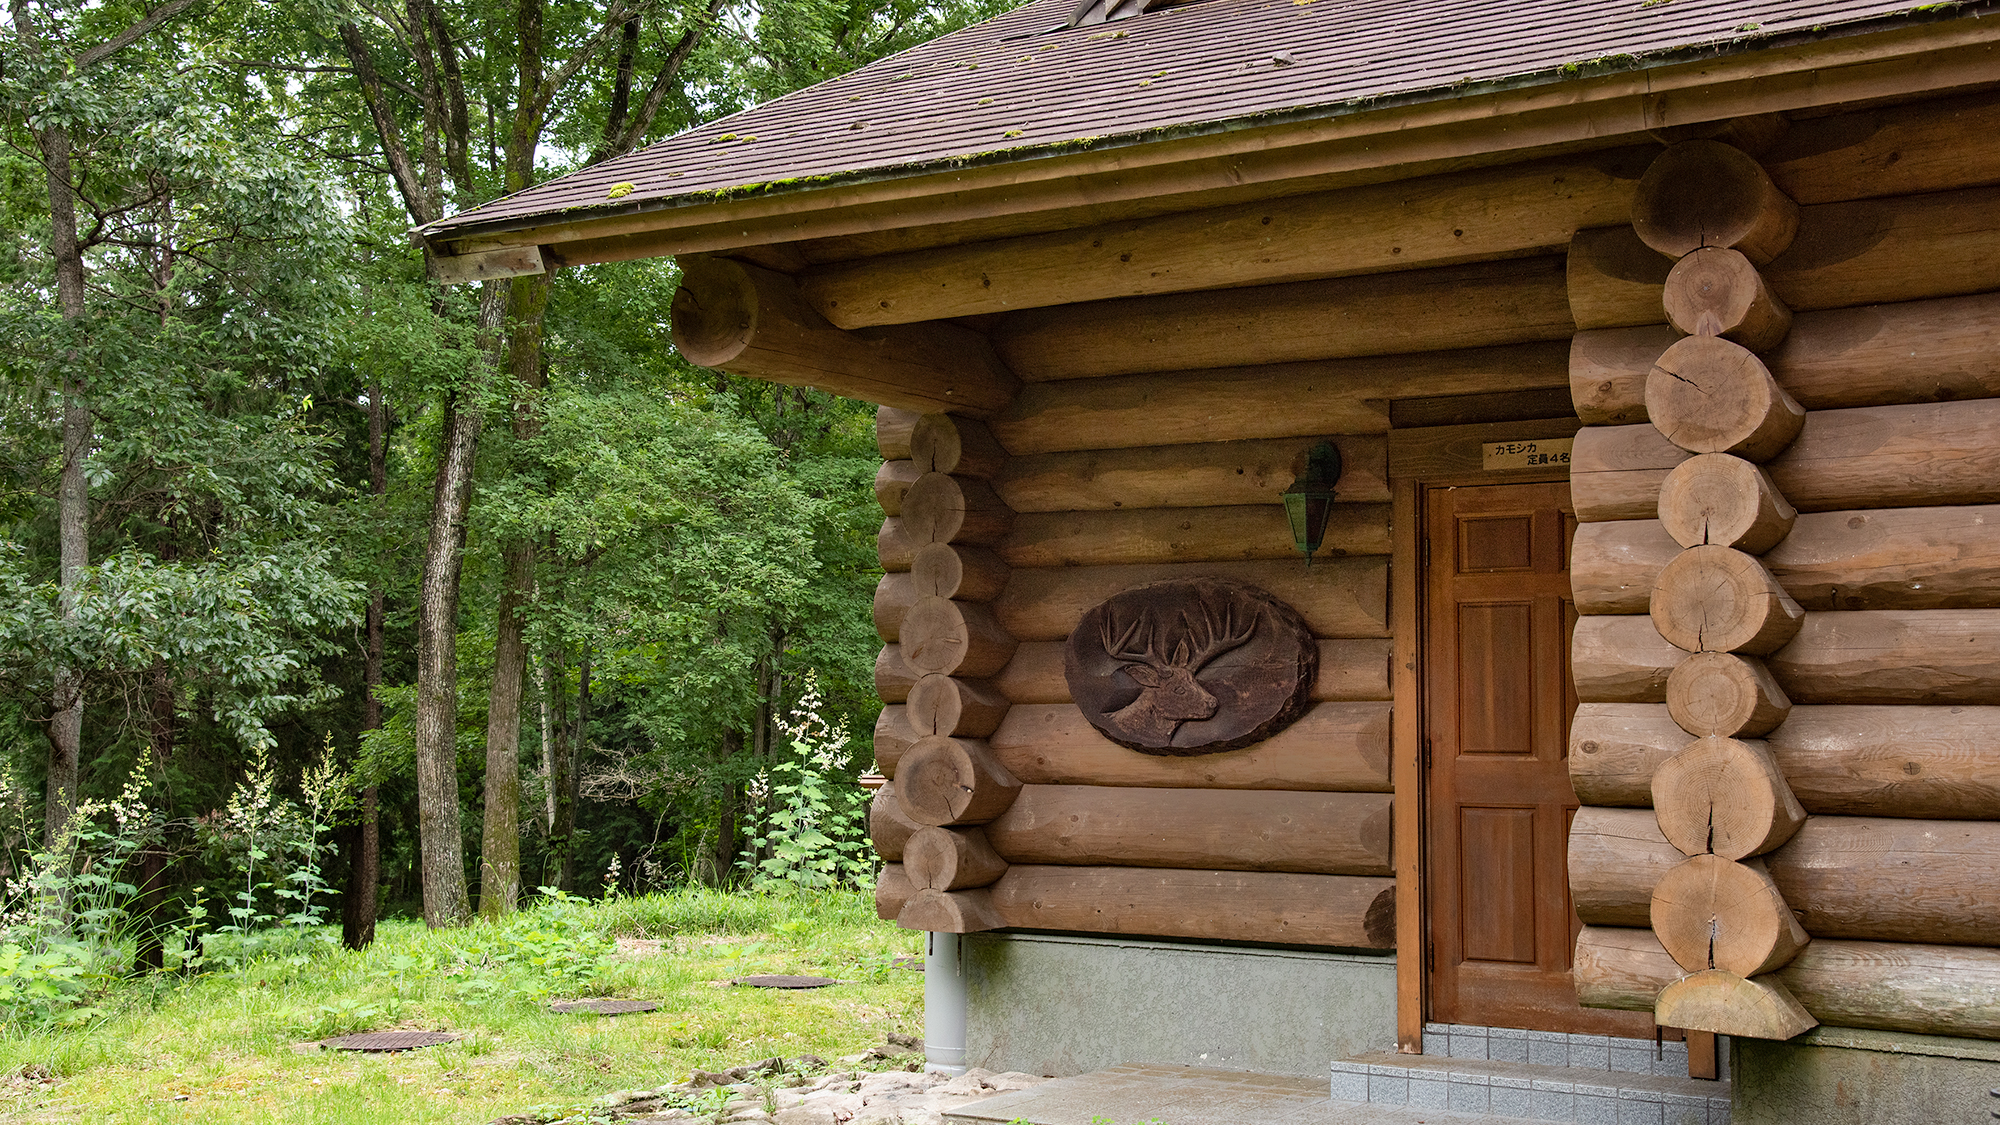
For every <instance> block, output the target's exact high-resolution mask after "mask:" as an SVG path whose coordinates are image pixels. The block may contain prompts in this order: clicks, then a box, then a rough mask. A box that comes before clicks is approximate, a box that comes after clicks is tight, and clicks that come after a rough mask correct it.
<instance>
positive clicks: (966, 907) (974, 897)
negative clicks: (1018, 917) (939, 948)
mask: <svg viewBox="0 0 2000 1125" xmlns="http://www.w3.org/2000/svg"><path fill="white" fill-rule="evenodd" d="M896 924H897V925H898V926H901V927H902V928H904V929H906V930H923V931H925V932H927V933H933V934H976V933H978V932H980V931H982V930H997V929H1000V928H1001V927H1003V926H1005V925H1007V922H1006V920H1005V919H1003V918H1002V917H1001V916H1000V912H999V910H997V909H996V908H995V907H994V904H993V896H992V893H991V892H990V891H987V890H986V889H984V888H980V889H978V890H970V891H939V890H932V889H930V888H927V887H918V888H917V890H916V893H914V894H912V895H911V896H910V899H909V901H908V902H905V903H904V904H903V909H902V912H901V913H899V914H897V915H896Z"/></svg>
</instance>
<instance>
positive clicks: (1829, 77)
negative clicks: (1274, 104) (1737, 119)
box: [411, 0, 2000, 280]
mask: <svg viewBox="0 0 2000 1125" xmlns="http://www.w3.org/2000/svg"><path fill="white" fill-rule="evenodd" d="M1996 10H2000V0H1980V2H1977V3H1966V4H1950V5H1935V6H1930V7H1927V8H1925V9H1913V10H1911V11H1909V12H1905V13H1902V14H1898V15H1894V16H1888V17H1878V18H1875V19H1870V20H1865V21H1855V22H1852V23H1848V24H1841V25H1831V26H1826V27H1818V28H1801V29H1797V30H1794V31H1790V32H1784V33H1774V34H1771V35H1768V36H1753V37H1747V38H1744V39H1736V40H1731V41H1729V42H1728V43H1726V44H1721V45H1710V46H1691V47H1687V48H1682V49H1679V50H1676V51H1671V52H1661V53H1657V54H1652V55H1647V56H1643V57H1640V56H1630V55H1624V56H1609V57H1606V58H1603V59H1596V60H1590V61H1588V62H1584V63H1578V64H1571V65H1568V66H1564V67H1560V68H1555V69H1551V70H1544V71H1538V72H1533V73H1528V74H1522V75H1519V76H1515V77H1511V78H1508V79H1504V80H1500V81H1493V82H1482V83H1461V84H1455V85H1450V86H1442V87H1436V88H1432V89H1429V90H1424V91H1417V92H1412V93H1408V94H1401V95H1394V96H1387V97H1380V98H1365V99H1353V100H1349V101H1344V102H1338V103H1323V104H1316V105H1308V106H1299V107H1295V108H1292V109H1288V110H1283V111H1279V112H1271V113H1261V114H1255V115H1248V116H1241V117H1234V118H1224V119H1218V120H1215V121H1209V122H1200V123H1194V124H1189V125H1184V126H1175V127H1170V128H1165V129H1152V130H1144V131H1139V132H1132V133H1123V134H1107V135H1103V136H1092V137H1079V138H1073V139H1069V140H1065V141H1060V142H1055V143H1051V144H1038V145H1025V146H1020V147H1018V148H1007V149H996V150H993V151H990V152H983V153H976V154H969V155H961V156H954V157H949V158H943V159H938V160H932V161H923V162H911V163H905V164H898V165H890V166H884V167H879V168H871V169H858V170H856V171H853V172H850V173H839V174H834V175H829V176H814V177H804V178H800V179H795V180H778V181H770V182H764V183H756V184H745V185H741V186H738V187H734V188H730V189H725V190H723V191H718V192H699V193H690V194H687V195H680V196H670V197H665V198H656V199H650V200H647V201H645V202H643V203H639V204H632V205H623V206H619V205H610V206H601V207H590V208H580V209H571V210H567V211H561V212H551V213H544V214H540V215H532V216H516V217H511V218H508V219H504V220H495V221H492V222H487V223H479V222H466V223H454V222H453V220H450V219H447V220H444V221H442V222H441V223H433V224H430V225H429V226H427V227H422V228H418V229H417V230H415V231H412V232H411V234H412V238H413V239H415V240H418V241H422V242H428V243H429V244H430V245H431V247H432V248H433V249H434V250H436V251H437V252H438V254H439V255H440V258H441V259H442V260H443V262H444V263H445V264H446V270H447V272H463V271H453V270H450V269H449V260H450V258H451V257H452V256H467V257H473V256H478V257H484V256H486V255H491V254H496V253H501V252H505V251H512V252H513V253H512V255H511V257H509V258H508V259H507V261H509V262H513V263H517V264H516V265H515V266H514V267H513V268H512V269H510V270H509V272H540V268H541V266H542V265H543V263H542V261H541V260H540V259H542V258H543V257H546V258H547V259H548V262H547V264H550V265H561V264H582V263H584V262H588V261H609V260H617V259H620V258H630V257H641V256H650V255H653V254H669V253H690V252H701V251H711V250H717V249H726V248H730V247H732V246H754V245H765V244H769V243H773V242H784V241H792V240H794V239H798V238H806V237H818V236H824V235H828V234H838V233H858V232H859V231H861V230H868V229H880V227H881V224H880V223H879V222H873V221H868V220H862V221H861V222H860V223H859V225H857V224H855V223H853V222H850V223H846V224H843V223H841V222H839V221H838V220H837V219H836V218H834V217H835V216H838V215H840V214H841V213H843V212H855V211H856V209H857V208H859V207H865V205H867V204H870V203H876V204H880V203H883V202H891V201H892V202H894V203H895V204H897V206H896V207H895V208H894V210H895V211H896V212H897V213H898V214H899V215H900V216H901V218H902V219H903V220H909V219H913V218H919V217H920V216H921V215H922V213H923V212H924V210H925V209H924V208H922V207H913V206H912V204H915V203H917V202H918V201H921V200H926V199H930V200H937V199H942V198H947V197H950V196H962V195H964V194H965V193H967V192H969V191H981V190H986V191H991V190H995V189H1001V190H1005V189H1010V188H1012V189H1018V188H1020V187H1021V186H1022V185H1025V184H1030V183H1043V184H1046V183H1048V182H1050V181H1057V180H1068V179H1073V178H1077V177H1088V176H1092V175H1102V174H1104V173H1107V172H1116V173H1120V174H1123V175H1126V176H1130V175H1131V174H1132V173H1134V172H1138V171H1140V170H1152V171H1156V172H1157V171H1158V170H1160V169H1163V168H1167V167H1171V166H1175V165H1182V164H1187V163H1189V162H1192V161H1200V160H1214V159H1216V158H1227V157H1230V156H1239V155H1256V154H1270V153H1274V152H1279V151H1284V150H1288V149H1294V148H1298V147H1300V146H1311V145H1327V144H1330V143H1335V142H1339V143H1340V144H1342V145H1344V147H1346V148H1349V149H1354V148H1360V149H1365V150H1366V151H1367V153H1368V156H1367V160H1368V162H1369V163H1370V164H1372V165H1374V166H1385V165H1393V164H1395V163H1401V162H1406V160H1407V158H1408V157H1407V154H1408V151H1409V150H1411V149H1413V148H1414V147H1417V146H1421V145H1424V144H1425V143H1426V142H1434V138H1428V137H1420V136H1419V134H1422V133H1423V132H1424V131H1425V130H1427V129H1437V128H1440V127H1448V126H1452V125H1462V124H1464V123H1465V122H1468V121H1477V122H1481V123H1483V124H1484V126H1485V127H1484V128H1483V129H1481V130H1479V131H1478V132H1479V133H1480V134H1481V135H1480V136H1479V137H1469V138H1466V139H1465V141H1464V142H1462V143H1461V145H1460V148H1461V149H1463V150H1465V152H1466V153H1467V154H1470V152H1471V151H1473V150H1475V149H1478V148H1480V147H1481V146H1482V145H1483V146H1484V149H1485V150H1486V151H1495V150H1499V149H1505V150H1512V149H1517V148H1528V147H1533V145H1534V144H1536V143H1553V142H1554V140H1555V138H1554V137H1553V136H1552V133H1561V132H1568V133H1573V134H1577V135H1579V136H1588V135H1595V136H1603V135H1609V134H1611V133H1621V134H1622V133H1631V132H1640V131H1645V130H1649V129H1659V128H1663V127H1669V126H1673V125H1680V124H1695V123H1699V122H1701V121H1707V120H1715V119H1718V118H1724V117H1734V116H1741V115H1743V114H1745V113H1752V112H1769V111H1772V110H1788V109H1789V110H1796V109H1802V108H1807V107H1809V106H1813V105H1826V104H1837V103H1839V102H1842V101H1853V100H1862V99H1863V98H1865V97H1879V96H1883V95H1884V94H1885V93H1889V92H1891V91H1889V90H1886V89H1882V87H1883V85H1884V82H1885V80H1887V81H1889V82H1892V83H1893V82H1894V81H1895V80H1896V78H1898V77H1899V78H1900V79H1901V80H1902V81H1901V86H1899V87H1898V90H1897V91H1896V92H1905V88H1906V90H1907V92H1922V91H1924V90H1926V89H1949V88H1953V87H1956V86H1963V85H1969V84H1974V83H1976V82H1978V81H1981V80H1982V79H1983V80H1986V81H1990V80H1991V76H1992V74H1993V73H1994V71H1993V68H1992V62H1993V54H1992V52H1993V48H1994V47H1995V45H1996V43H2000V21H1994V22H1992V23H1985V22H1983V21H1982V20H1981V19H1980V17H1982V16H1985V15H1990V14H1994V13H1995V12H1996ZM1957 55H1965V56H1969V57H1965V58H1957V57H1954V56H1957ZM1981 56H1983V57H1981ZM1919 59H1921V60H1922V65H1921V66H1913V65H1912V64H1913V63H1914V62H1915V61H1916V60H1919ZM1981 64H1984V65H1983V66H1982V65H1981ZM1889 72H1894V76H1892V75H1891V74H1890V73H1889ZM1788 78H1789V79H1790V81H1786V79H1788ZM1801 79H1804V80H1803V81H1802V80H1801ZM1751 82H1756V83H1759V84H1761V85H1762V86H1763V87H1764V89H1763V90H1761V91H1756V92H1752V91H1747V90H1743V89H1741V88H1740V87H1742V86H1743V85H1744V84H1746V83H1751ZM1694 92H1700V93H1701V94H1702V95H1703V96H1702V97H1700V98H1698V99H1697V98H1688V97H1677V98H1674V99H1671V100H1670V99H1668V98H1667V96H1666V95H1667V94H1669V93H1677V94H1682V95H1685V94H1689V93H1694ZM1745 95H1749V96H1747V97H1746V96H1745ZM1558 118H1560V119H1563V120H1555V119H1558ZM1502 121H1508V122H1511V123H1513V125H1514V126H1515V127H1511V128H1510V127H1509V126H1505V125H1502V126H1500V127H1495V125H1496V123H1498V122H1502ZM1413 141H1415V142H1416V145H1413V144H1412V142H1413ZM1432 147H1434V144H1433V145H1432ZM1351 159H1352V157H1350V160H1351ZM1242 174H1243V173H1242V172H1241V171H1240V170H1239V171H1237V172H1235V173H1233V174H1232V178H1234V179H1236V180H1237V181H1238V182H1241V178H1242ZM1024 209H1034V208H1033V207H1032V206H1029V207H1026V208H1024ZM947 210H948V209H947ZM815 216H817V217H820V218H821V219H822V220H832V221H817V222H815V221H810V220H812V219H813V217H815ZM774 220H776V221H774ZM898 225H917V224H915V223H910V222H902V223H899V224H898ZM844 227H845V228H850V229H843V228H844ZM727 228H733V229H735V230H737V232H738V233H736V234H734V235H729V234H726V233H724V231H725V229H727ZM675 232H680V233H681V237H678V238H677V237H674V233H675ZM584 244H600V245H598V246H597V247H596V250H597V252H590V250H589V249H587V247H586V246H585V245H584ZM531 246H533V247H540V248H542V250H543V251H544V253H538V254H536V255H534V258H535V259H536V260H535V261H534V262H533V266H534V267H535V268H532V269H530V268H528V266H529V261H528V256H527V255H525V254H524V253H523V251H524V249H525V248H526V247H531ZM464 264H465V265H466V266H468V267H470V266H472V265H473V264H474V263H473V262H471V261H468V262H466V263H464ZM473 276H474V275H469V276H466V277H463V278H450V279H452V280H471V279H473ZM476 276H487V274H486V273H483V272H481V273H478V274H476ZM503 276H504V274H503Z"/></svg>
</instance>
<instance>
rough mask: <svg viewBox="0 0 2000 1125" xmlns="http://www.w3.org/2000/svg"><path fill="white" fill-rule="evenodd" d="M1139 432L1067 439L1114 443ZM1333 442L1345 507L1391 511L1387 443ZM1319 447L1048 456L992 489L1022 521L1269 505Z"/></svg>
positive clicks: (1299, 444)
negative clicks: (1036, 516) (1037, 516)
mask: <svg viewBox="0 0 2000 1125" xmlns="http://www.w3.org/2000/svg"><path fill="white" fill-rule="evenodd" d="M1086 385H1088V384H1086ZM1135 432H1138V431H1120V432H1119V434H1117V435H1110V434H1103V433H1086V434H1082V435H1079V434H1077V433H1070V434H1069V435H1068V438H1069V440H1070V441H1072V442H1080V441H1117V440H1128V439H1129V435H1131V434H1133V433H1135ZM1142 436H1144V435H1142ZM1331 440H1332V442H1333V444H1334V447H1335V448H1336V449H1338V450H1340V481H1339V483H1338V484H1337V485H1336V486H1335V489H1336V491H1337V492H1338V494H1339V497H1340V500H1341V502H1342V503H1357V504H1382V503H1387V502H1388V500H1389V443H1388V441H1387V440H1386V439H1384V438H1382V437H1380V436H1377V435H1366V434H1363V435H1352V436H1340V437H1334V438H1332V439H1331ZM1314 444H1315V442H1314V441H1313V440H1308V439H1305V438H1297V439H1294V438H1285V439H1280V440H1273V441H1215V442H1208V441H1202V442H1199V443H1197V444H1192V445H1161V446H1150V447H1145V448H1138V449H1106V450H1092V451H1089V452H1082V453H1075V452H1072V453H1048V454H1042V455H1040V456H1029V457H1016V458H1014V459H1013V460H1011V461H1009V462H1008V463H1007V467H1006V468H1005V469H1004V470H1002V471H1001V474H1000V477H999V479H997V480H995V481H994V482H993V484H994V487H995V488H996V489H998V490H999V493H1000V496H1001V499H1003V500H1005V501H1006V502H1007V506H1008V507H1010V508H1013V509H1014V510H1015V511H1016V512H1022V513H1026V512H1075V511H1100V512H1101V511H1115V510H1123V509H1126V508H1207V507H1224V506H1232V505H1251V504H1268V503H1270V502H1271V498H1272V497H1273V496H1276V495H1278V494H1279V493H1281V492H1283V491H1284V490H1285V489H1286V488H1287V487H1289V486H1290V485H1291V483H1292V481H1293V480H1294V479H1296V478H1297V477H1298V476H1299V475H1300V474H1301V473H1303V472H1304V471H1305V468H1306V464H1305V462H1306V454H1307V453H1308V452H1309V451H1310V450H1311V448H1312V446H1313V445H1314Z"/></svg>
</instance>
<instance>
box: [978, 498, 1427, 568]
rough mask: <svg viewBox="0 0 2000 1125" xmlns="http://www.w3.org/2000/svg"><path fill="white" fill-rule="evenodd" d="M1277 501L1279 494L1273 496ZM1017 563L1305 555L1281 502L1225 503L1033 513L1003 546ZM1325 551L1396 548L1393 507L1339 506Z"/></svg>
mask: <svg viewBox="0 0 2000 1125" xmlns="http://www.w3.org/2000/svg"><path fill="white" fill-rule="evenodd" d="M1271 499H1272V500H1273V501H1275V500H1276V499H1277V496H1276V494H1275V493H1274V494H1273V495H1272V497H1271ZM997 549H998V551H999V553H1000V556H1001V557H1002V558H1003V559H1005V560H1006V561H1007V562H1008V564H1009V565H1011V566H1016V567H1022V568H1027V567H1037V566H1102V565H1105V564H1113V563H1166V562H1216V561H1222V560H1231V559H1299V558H1301V556H1300V555H1299V552H1298V547H1297V546H1296V545H1295V544H1294V543H1293V542H1292V531H1291V524H1290V522H1289V521H1288V520H1287V519H1286V518H1285V509H1284V506H1283V505H1282V504H1280V503H1275V502H1272V503H1264V504H1255V505H1248V504H1246V505H1242V506H1237V507H1226V508H1139V509H1132V510H1126V511H1110V512H1102V511H1094V512H1034V513H1029V514H1025V515H1020V516H1016V517H1015V518H1014V530H1013V531H1011V532H1009V533H1008V535H1007V538H1006V539H1004V540H1002V541H1001V542H1000V544H999V546H998V548H997ZM1320 551H1321V554H1320V556H1319V557H1321V558H1325V557H1330V556H1339V555H1386V554H1388V553H1389V505H1387V504H1346V503H1342V504H1337V505H1335V507H1334V509H1333V513H1332V515H1331V517H1330V518H1329V519H1328V521H1327V529H1326V539H1325V542H1324V545H1323V546H1322V547H1321V548H1320Z"/></svg>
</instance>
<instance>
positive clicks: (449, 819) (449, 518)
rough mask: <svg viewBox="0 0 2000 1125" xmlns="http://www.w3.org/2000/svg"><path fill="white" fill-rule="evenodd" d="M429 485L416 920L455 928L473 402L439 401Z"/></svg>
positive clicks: (496, 300)
mask: <svg viewBox="0 0 2000 1125" xmlns="http://www.w3.org/2000/svg"><path fill="white" fill-rule="evenodd" d="M504 292H505V291H504V290H503V289H502V288H501V287H500V286H499V285H498V284H496V283H494V282H487V283H486V285H485V286H484V287H483V291H482V292H481V294H480V301H479V303H480V310H479V313H480V321H481V323H482V327H485V328H487V329H488V330H489V331H490V330H492V329H493V328H495V327H497V322H498V320H499V312H500V308H501V299H502V297H503V295H504ZM443 409H444V424H443V426H442V429H441V433H440V435H439V436H440V444H441V445H442V446H443V448H442V449H441V450H440V453H441V456H439V458H438V468H437V484H436V490H435V493H434V495H433V497H432V503H431V519H430V530H429V535H428V537H427V539H426V541H425V546H424V569H423V585H422V588H421V593H420V595H419V604H418V607H417V715H416V744H417V745H416V758H417V810H418V826H419V836H420V841H421V843H420V847H421V851H422V853H423V867H424V922H425V923H426V924H427V925H429V926H432V927H434V928H435V927H439V926H456V925H460V924H462V923H464V922H465V921H466V919H467V918H468V917H469V916H470V914H471V907H470V901H469V896H468V894H467V891H466V884H465V845H464V841H463V840H462V839H461V837H460V833H459V811H458V809H459V807H458V737H457V736H458V730H457V719H458V587H459V574H460V570H461V568H462V566H463V564H464V558H463V552H464V547H465V522H466V512H467V509H468V508H469V507H470V506H471V503H472V469H473V457H474V455H475V453H476V452H477V451H478V447H479V427H480V422H481V418H480V414H479V410H478V407H477V403H476V401H475V400H474V399H473V396H471V395H470V394H466V393H463V392H457V391H455V392H453V393H452V394H451V395H450V396H449V397H448V398H447V399H446V400H445V403H444V407H443Z"/></svg>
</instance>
